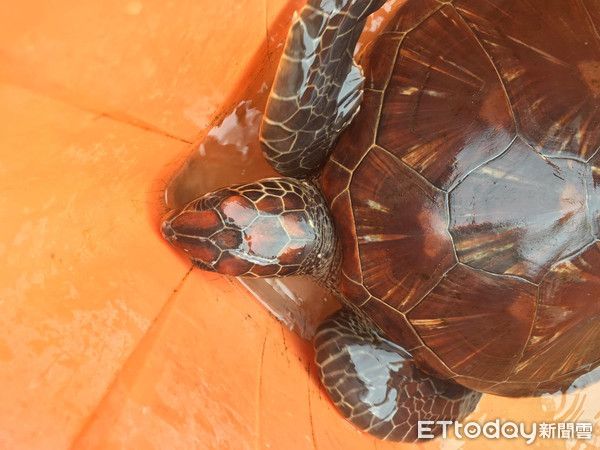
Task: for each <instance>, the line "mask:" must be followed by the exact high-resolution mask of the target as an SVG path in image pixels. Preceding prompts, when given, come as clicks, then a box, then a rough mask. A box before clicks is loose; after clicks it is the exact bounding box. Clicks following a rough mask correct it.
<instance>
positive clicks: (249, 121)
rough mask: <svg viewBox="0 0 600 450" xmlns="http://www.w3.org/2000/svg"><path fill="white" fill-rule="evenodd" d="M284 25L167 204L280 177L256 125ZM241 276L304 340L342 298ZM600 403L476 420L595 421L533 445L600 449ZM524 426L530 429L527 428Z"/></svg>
mask: <svg viewBox="0 0 600 450" xmlns="http://www.w3.org/2000/svg"><path fill="white" fill-rule="evenodd" d="M303 3H304V0H293V1H291V2H290V5H291V6H292V7H300V6H301V5H302V4H303ZM401 3H402V1H401V0H394V1H389V2H388V3H387V4H386V5H385V6H384V7H383V8H382V10H380V11H379V12H378V13H377V14H376V15H375V16H374V17H372V18H370V19H369V22H368V23H367V26H366V27H365V32H364V33H363V37H362V38H361V40H360V42H359V46H358V50H360V48H363V47H364V45H365V44H366V43H368V41H369V40H370V39H371V38H372V37H373V36H374V35H375V34H376V33H377V31H378V30H379V29H380V28H381V27H382V26H383V25H384V24H385V22H386V19H387V18H388V17H389V16H390V15H391V14H392V13H393V12H394V10H395V7H396V6H398V5H400V4H401ZM287 26H289V20H288V21H286V23H282V24H278V25H276V26H275V27H274V29H271V30H270V32H269V34H268V41H267V43H266V45H268V48H269V52H270V55H271V56H270V58H269V59H270V62H271V63H270V64H262V65H261V62H260V61H258V62H257V63H256V68H255V70H254V73H259V74H260V76H257V77H249V78H248V79H249V81H248V82H247V83H246V84H245V85H243V86H240V88H239V91H238V92H235V93H233V94H232V96H231V97H230V98H231V99H232V100H231V102H229V103H228V104H227V105H224V108H223V114H222V115H221V117H223V119H222V120H221V121H220V122H219V123H218V124H216V125H215V126H214V127H212V128H209V129H208V130H206V134H205V137H204V139H203V140H202V142H200V143H199V144H198V146H197V147H196V148H195V149H194V151H193V152H192V154H191V155H190V157H189V158H188V160H187V161H186V162H185V163H184V164H183V165H182V167H181V168H180V169H179V171H178V172H177V173H176V174H175V175H174V177H173V179H172V180H171V182H170V183H169V185H168V187H167V189H166V194H165V195H166V197H165V198H166V202H167V205H168V207H169V208H176V207H181V206H183V205H185V204H186V203H187V202H189V201H191V200H193V199H194V198H196V197H198V196H200V195H202V194H204V193H206V192H208V191H211V190H214V189H216V188H219V187H222V186H225V185H228V184H233V183H240V182H246V181H253V180H257V179H260V178H263V177H268V176H276V175H277V174H276V173H275V172H274V171H273V169H272V168H271V167H270V166H269V165H268V164H267V163H266V162H265V161H264V159H263V158H262V155H261V150H260V146H259V142H258V128H259V125H260V121H261V119H262V111H263V109H264V106H265V102H266V99H267V96H268V93H269V87H270V85H271V83H272V80H273V76H274V73H275V69H276V61H277V60H278V58H279V55H280V53H281V50H282V42H283V39H284V37H285V33H286V30H287ZM240 281H241V282H242V283H243V284H244V285H245V286H246V287H247V288H248V289H249V290H250V292H252V293H253V294H254V295H255V296H256V298H257V299H258V300H259V301H260V302H261V303H262V304H264V305H265V306H266V307H267V308H268V309H269V310H270V311H271V312H272V313H273V314H274V315H275V316H276V317H278V318H279V319H280V320H281V321H282V322H283V323H284V324H285V325H287V326H288V327H289V328H290V329H292V330H293V331H295V332H296V333H298V334H299V335H301V336H302V337H304V338H307V339H310V338H311V337H312V336H313V334H314V331H315V328H316V326H317V325H318V323H319V322H320V321H321V320H322V319H323V318H324V317H325V316H326V315H328V314H329V313H330V312H331V311H333V310H335V309H337V307H338V303H337V300H336V299H335V298H333V297H332V296H331V295H330V294H329V293H327V292H326V291H324V290H323V289H322V288H320V287H319V286H317V285H315V284H314V283H312V282H310V281H308V280H305V279H302V278H298V277H289V278H284V279H271V280H259V279H246V280H243V279H240ZM599 376H600V370H597V371H595V373H594V374H593V378H595V379H597V378H599ZM588 378H591V377H588ZM584 384H587V383H584ZM599 405H600V383H596V384H592V385H588V386H586V387H584V388H581V389H573V392H570V393H567V394H564V395H547V396H544V397H541V398H533V399H532V398H529V399H507V398H501V397H495V396H491V395H484V397H483V400H482V401H481V403H480V405H479V406H478V408H477V410H476V411H475V412H474V413H473V414H472V416H471V420H473V421H476V422H478V423H480V424H483V423H485V422H487V421H492V420H495V419H498V418H499V419H500V420H501V421H513V422H516V423H519V422H524V423H527V424H531V423H533V422H536V423H538V424H539V423H541V422H547V423H559V422H563V423H567V422H571V423H572V422H590V423H592V424H593V428H594V432H593V434H594V436H593V439H592V440H566V439H537V440H536V442H535V443H534V444H533V445H532V446H533V447H538V448H556V449H561V448H568V449H588V448H590V449H591V448H600V406H599ZM527 429H530V426H528V427H527ZM556 432H557V433H558V431H556ZM431 445H432V446H434V447H441V448H444V449H450V448H452V449H454V448H482V446H483V445H485V448H524V447H526V444H525V442H524V440H523V439H500V440H496V441H494V440H485V441H482V440H481V439H477V440H470V439H466V440H465V439H462V440H460V439H453V438H450V439H446V440H437V441H436V443H435V444H431ZM428 446H429V444H428Z"/></svg>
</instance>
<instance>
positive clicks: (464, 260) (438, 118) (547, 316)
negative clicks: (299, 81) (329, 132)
mask: <svg viewBox="0 0 600 450" xmlns="http://www.w3.org/2000/svg"><path fill="white" fill-rule="evenodd" d="M361 64H362V65H363V68H364V72H365V78H366V80H365V92H364V97H363V102H362V106H361V110H360V112H359V113H358V115H357V117H356V118H355V120H354V122H353V123H352V124H351V125H350V127H349V128H348V130H347V131H346V132H345V134H344V135H343V136H342V138H341V139H340V141H339V143H338V144H337V147H336V149H335V150H334V152H333V154H332V156H331V159H330V160H329V162H328V163H327V165H326V166H325V169H324V173H323V190H324V194H325V197H326V199H327V201H328V203H329V205H330V208H331V211H332V214H333V216H334V221H335V223H336V227H337V229H338V231H339V233H340V235H341V239H342V244H343V255H344V259H343V266H342V274H341V276H340V278H339V280H340V290H341V291H342V293H343V294H344V295H345V296H346V297H347V298H348V300H350V301H351V302H353V303H355V304H356V305H357V306H359V307H360V308H361V309H362V310H363V311H364V312H366V313H367V314H368V315H369V316H370V317H371V318H372V319H374V321H375V322H376V323H378V324H379V326H380V327H381V329H382V330H383V331H384V332H385V333H386V334H387V335H388V336H389V337H390V338H392V339H394V340H396V341H400V342H401V343H402V344H404V345H405V346H406V347H407V349H408V350H410V351H411V352H412V353H413V354H414V356H415V357H416V359H417V360H418V361H419V364H420V366H421V367H422V368H423V369H424V370H426V371H428V372H430V373H432V374H434V375H437V376H439V377H442V378H452V379H454V380H455V381H457V382H459V383H461V384H463V385H465V386H467V387H470V388H473V389H477V390H483V391H486V392H491V393H496V394H501V395H531V394H540V393H542V392H552V391H556V390H560V389H565V388H567V387H568V386H569V385H570V384H571V383H572V382H573V381H574V380H575V379H576V378H577V377H578V376H580V375H582V374H584V373H586V372H587V371H589V370H590V369H591V368H593V367H595V366H597V365H599V364H600V346H598V345H596V343H597V342H599V341H600V242H599V238H600V153H599V148H600V3H599V2H597V1H594V0H528V1H523V0H494V1H481V0H455V1H444V2H441V1H436V0H409V1H407V2H406V3H405V4H404V5H403V6H401V7H400V10H399V11H398V13H397V16H396V18H395V19H393V20H392V21H391V23H390V24H389V25H388V28H387V30H386V31H385V32H384V33H383V34H381V36H380V37H379V38H378V39H376V40H375V42H374V43H373V44H372V45H371V47H370V48H369V49H367V50H366V52H365V54H364V56H363V57H362V61H361Z"/></svg>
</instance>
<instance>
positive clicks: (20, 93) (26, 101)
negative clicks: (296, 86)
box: [0, 0, 600, 449]
mask: <svg viewBox="0 0 600 450" xmlns="http://www.w3.org/2000/svg"><path fill="white" fill-rule="evenodd" d="M301 3H302V2H301V1H298V0H295V1H293V2H291V3H290V2H286V1H284V0H255V1H250V0H245V1H239V0H220V1H205V0H200V1H198V0H194V1H192V0H180V1H177V2H164V1H158V0H156V1H153V0H125V1H120V0H107V1H102V2H100V1H96V2H81V1H75V0H62V1H39V0H21V1H20V2H18V3H13V2H3V3H2V4H0V136H1V137H2V138H1V141H0V192H1V193H0V261H1V262H2V263H1V266H0V267H1V270H0V448H10V449H18V448H27V449H66V448H82V449H83V448H85V449H89V448H106V449H109V448H110V449H115V448H128V449H131V448H140V449H145V448H180V449H184V448H185V449H188V448H235V449H238V448H274V449H277V448H285V449H292V448H299V449H304V448H319V449H337V448H344V449H352V448H357V449H369V448H378V449H384V448H418V447H420V446H419V445H406V446H403V445H392V444H385V443H381V442H377V441H375V440H373V439H371V438H370V437H369V436H367V435H364V434H362V433H360V432H358V431H356V430H354V429H353V428H352V427H351V426H350V425H348V424H347V423H345V422H344V421H343V419H342V418H341V417H340V416H339V415H338V413H337V412H336V411H335V410H334V409H333V408H332V406H331V405H330V403H329V401H328V400H327V399H326V397H325V395H324V392H323V390H322V389H321V388H320V387H319V384H318V381H317V378H316V374H315V366H314V364H313V363H312V359H311V358H312V350H311V348H310V344H309V343H307V342H305V341H304V340H302V339H301V338H299V337H298V336H296V335H295V334H294V333H292V332H290V331H289V330H288V329H287V328H286V327H284V326H283V325H281V324H280V323H279V322H278V321H277V320H276V319H275V318H273V317H272V316H271V315H270V314H269V313H267V312H266V311H265V310H264V309H263V308H262V306H261V305H260V304H259V303H258V302H257V301H256V300H255V299H254V298H253V297H252V296H251V295H250V294H248V292H247V291H246V290H245V289H244V288H243V287H242V286H241V285H240V284H239V283H238V282H237V281H235V280H229V279H226V278H223V277H220V276H218V275H211V274H203V273H201V272H199V271H197V270H192V269H191V265H190V263H189V262H188V261H187V260H186V259H185V258H183V257H182V256H181V255H178V254H177V253H176V252H174V251H173V249H171V248H170V247H169V246H168V245H167V244H166V243H165V242H163V240H162V239H161V237H160V235H159V233H158V224H159V217H160V214H161V213H162V212H163V210H164V205H163V201H162V195H163V189H164V187H165V185H166V184H167V182H168V180H169V178H170V176H171V175H172V173H173V172H174V171H175V170H176V169H177V167H178V166H179V164H180V163H181V162H182V161H183V160H184V159H185V158H186V157H187V156H188V154H189V153H190V151H191V150H192V149H193V148H194V146H195V144H197V143H198V141H199V139H201V137H202V133H203V130H205V129H206V128H207V127H208V126H209V125H210V124H213V123H216V122H218V120H219V117H220V116H219V113H220V111H222V110H223V108H227V105H226V103H227V101H228V98H229V95H230V92H232V91H233V90H234V89H235V87H236V86H238V85H239V84H240V83H242V82H244V79H245V77H247V76H248V73H249V72H248V67H247V66H248V64H249V63H250V61H251V60H256V58H257V57H258V58H259V59H260V58H263V60H264V61H270V60H269V58H268V52H269V48H268V45H266V42H267V41H266V38H267V35H268V33H269V30H270V29H273V28H272V27H277V26H279V27H284V26H287V25H288V24H289V21H290V18H291V11H292V10H293V9H294V8H295V7H297V6H298V5H300V4H301ZM391 3H395V2H391ZM396 3H397V2H396ZM594 392H596V394H594ZM594 395H595V399H596V400H597V399H598V398H599V397H598V395H597V390H596V391H592V392H588V393H586V394H585V395H584V394H582V396H579V397H576V398H575V400H573V399H571V400H564V399H563V398H562V397H559V398H550V399H546V400H544V399H533V400H531V399H523V400H504V399H496V398H494V397H489V396H486V397H484V400H483V401H482V403H481V405H480V407H479V408H478V410H477V411H476V412H475V419H476V420H479V421H481V420H483V419H494V418H497V417H500V418H509V419H511V420H515V421H519V420H525V421H531V420H543V419H546V420H551V419H552V418H554V417H556V414H557V411H558V412H561V411H562V412H563V413H564V415H565V417H568V418H571V420H575V419H579V418H582V417H584V416H585V414H588V415H589V411H590V410H592V411H594V409H590V407H583V406H582V405H584V404H585V402H590V401H593V400H594ZM586 408H587V409H586ZM595 411H596V412H597V408H596V409H595ZM584 418H585V417H584ZM591 420H596V422H597V421H598V415H597V414H596V417H595V418H594V417H592V419H591ZM596 428H598V425H597V424H596ZM542 444H543V445H542V446H541V447H540V448H557V449H558V448H567V447H568V448H575V447H573V445H572V444H573V443H571V444H569V443H568V442H566V441H564V440H560V439H556V440H552V441H545V442H542ZM575 444H576V445H580V444H581V445H584V443H583V442H581V443H575ZM587 444H588V445H594V446H598V445H599V444H600V441H599V439H598V436H597V435H596V436H595V438H594V440H593V441H587ZM423 447H427V448H440V447H442V448H459V447H464V448H484V447H493V448H525V447H526V445H525V444H524V442H523V441H522V440H520V441H506V440H503V441H501V442H494V441H482V440H478V441H475V442H467V441H459V440H452V439H451V440H446V441H440V440H436V441H435V442H433V443H428V444H426V445H423ZM581 448H583V447H581Z"/></svg>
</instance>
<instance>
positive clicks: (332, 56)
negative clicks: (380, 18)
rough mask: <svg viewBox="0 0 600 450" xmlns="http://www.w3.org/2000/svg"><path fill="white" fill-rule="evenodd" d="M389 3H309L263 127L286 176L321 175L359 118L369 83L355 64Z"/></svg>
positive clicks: (292, 35) (298, 19) (268, 153)
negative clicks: (373, 17)
mask: <svg viewBox="0 0 600 450" xmlns="http://www.w3.org/2000/svg"><path fill="white" fill-rule="evenodd" d="M383 3H385V1H384V0H362V1H361V0H335V1H334V0H309V2H308V4H307V5H306V6H305V7H304V8H302V10H301V11H300V14H299V15H297V16H295V17H294V21H293V23H292V27H291V29H290V31H289V34H288V38H287V41H286V44H285V49H284V51H283V56H282V58H281V61H280V63H279V68H278V70H277V75H276V77H275V81H274V84H273V88H272V90H271V95H270V97H269V100H268V103H267V107H266V110H265V115H264V118H263V122H262V125H261V132H260V140H261V143H262V145H263V150H264V153H265V157H266V158H267V160H268V161H269V163H270V164H271V165H272V166H273V168H275V170H277V171H278V172H279V173H280V174H282V175H287V176H292V177H300V176H306V175H309V174H310V173H312V172H315V171H316V170H318V169H319V168H320V167H321V165H322V164H323V162H324V161H325V160H326V158H327V157H328V156H329V153H330V152H331V150H332V148H333V144H334V143H335V141H336V139H337V138H338V136H339V134H340V133H341V132H342V131H343V130H344V128H345V127H346V126H347V125H348V124H349V123H350V121H351V120H352V118H353V117H354V116H355V115H356V113H357V112H358V108H359V105H360V101H361V98H362V85H363V81H364V78H363V76H362V73H361V70H360V68H359V67H358V66H357V65H356V64H355V62H354V58H353V52H354V48H355V46H356V42H357V40H358V37H359V36H360V33H361V32H362V29H363V27H364V24H365V21H366V19H367V17H368V16H369V15H370V14H371V13H373V12H374V11H376V10H377V9H379V8H380V7H381V6H382V5H383Z"/></svg>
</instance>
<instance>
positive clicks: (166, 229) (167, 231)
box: [160, 220, 175, 241]
mask: <svg viewBox="0 0 600 450" xmlns="http://www.w3.org/2000/svg"><path fill="white" fill-rule="evenodd" d="M160 231H161V233H162V235H163V237H164V238H165V239H166V240H167V241H170V240H171V239H172V238H173V236H175V232H174V231H173V227H171V222H169V221H166V220H165V221H164V222H163V224H162V226H161V227H160Z"/></svg>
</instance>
